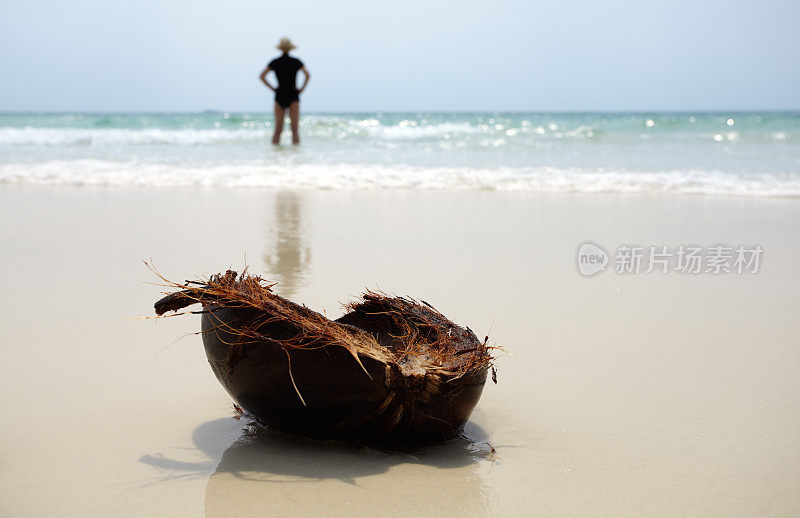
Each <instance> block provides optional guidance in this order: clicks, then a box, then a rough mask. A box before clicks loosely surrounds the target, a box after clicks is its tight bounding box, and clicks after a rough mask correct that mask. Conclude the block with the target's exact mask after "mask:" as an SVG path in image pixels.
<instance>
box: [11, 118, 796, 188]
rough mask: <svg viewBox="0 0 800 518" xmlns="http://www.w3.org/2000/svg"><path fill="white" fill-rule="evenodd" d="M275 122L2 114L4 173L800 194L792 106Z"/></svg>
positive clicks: (171, 182) (159, 181)
mask: <svg viewBox="0 0 800 518" xmlns="http://www.w3.org/2000/svg"><path fill="white" fill-rule="evenodd" d="M272 127H273V122H272V116H271V115H270V114H258V113H252V114H247V113H222V112H207V113H178V114H79V113H76V114H0V183H4V184H24V185H69V186H83V185H100V186H122V187H136V186H164V187H168V186H206V187H267V188H318V189H489V190H503V191H522V192H590V193H602V192H615V193H637V192H658V193H684V194H712V195H744V196H792V197H796V196H800V113H798V112H786V113H778V112H764V113H756V112H749V113H735V112H731V113H652V114H647V113H613V114H612V113H587V114H564V113H561V114H558V113H554V114H547V113H341V114H336V113H324V114H323V113H317V114H313V113H312V114H304V115H303V117H302V121H301V124H300V132H301V138H302V141H303V142H302V145H301V146H299V147H293V146H290V145H284V146H281V147H274V146H272V145H271V144H270V137H271V133H272ZM287 127H288V125H287ZM289 138H290V136H289V133H288V132H286V133H285V134H284V143H288V141H289Z"/></svg>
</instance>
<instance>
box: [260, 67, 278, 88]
mask: <svg viewBox="0 0 800 518" xmlns="http://www.w3.org/2000/svg"><path fill="white" fill-rule="evenodd" d="M270 70H272V69H271V68H269V67H267V68H265V69H264V71H263V72H261V75H260V76H259V77H260V78H261V82H262V83H264V84H265V85H267V88H269V89H270V90H272V91H273V92H274V91H275V87H274V86H272V85H271V84H269V81H267V74H269V71H270Z"/></svg>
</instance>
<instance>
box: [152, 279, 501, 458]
mask: <svg viewBox="0 0 800 518" xmlns="http://www.w3.org/2000/svg"><path fill="white" fill-rule="evenodd" d="M169 286H170V287H172V288H173V289H174V291H173V292H171V293H169V294H168V295H167V296H166V297H164V298H162V299H161V300H159V301H158V302H156V304H155V310H156V313H157V314H158V315H164V314H165V313H166V312H168V311H177V310H179V309H182V308H184V307H187V306H190V305H193V304H196V303H199V304H202V305H203V311H202V312H200V313H201V314H202V323H201V333H202V336H203V343H204V345H205V350H206V355H207V356H208V361H209V363H210V364H211V368H212V370H213V371H214V374H215V375H216V376H217V379H219V381H220V383H222V385H223V386H224V387H225V389H226V390H227V391H228V393H229V394H230V395H231V397H232V398H233V399H234V400H235V401H236V403H237V404H238V405H239V406H241V408H242V409H244V410H245V411H246V412H248V413H249V414H251V415H252V416H253V417H254V418H255V419H256V420H258V421H259V422H260V423H262V424H264V425H266V426H268V427H272V428H275V429H278V430H281V431H284V432H288V433H292V434H299V435H305V436H309V437H316V438H339V439H347V440H355V441H359V442H363V443H367V444H374V445H383V446H387V445H415V444H425V443H434V442H440V441H444V440H447V439H450V438H453V437H455V436H456V435H458V434H459V433H460V432H461V430H462V429H463V426H464V424H465V423H466V422H467V419H469V416H470V414H471V413H472V410H473V408H474V407H475V405H476V404H477V402H478V399H479V398H480V396H481V392H482V391H483V386H484V384H485V383H486V377H487V372H488V370H489V369H490V368H491V369H492V371H493V373H494V368H493V367H492V357H491V354H490V349H491V348H490V347H488V346H487V340H488V338H487V340H484V341H483V342H481V341H480V340H478V338H477V337H476V336H475V333H473V332H472V331H471V330H470V329H469V328H463V327H460V326H457V325H456V324H453V323H452V322H451V321H450V320H448V319H447V318H446V317H445V316H444V315H442V314H441V313H439V312H438V311H437V310H435V309H434V308H433V307H432V306H430V305H429V304H427V303H425V302H417V301H415V300H413V299H409V298H404V297H389V296H386V295H384V294H382V293H376V292H372V291H368V292H366V293H365V294H364V295H363V298H362V300H360V301H358V302H355V303H352V304H350V305H348V306H346V307H347V309H348V311H347V313H346V314H345V315H344V316H342V317H341V318H339V319H337V320H329V319H328V318H326V317H325V316H323V315H321V314H320V313H317V312H315V311H312V310H310V309H308V308H307V307H305V306H301V305H298V304H295V303H294V302H291V301H289V300H287V299H285V298H282V297H280V296H278V295H277V294H275V293H274V292H273V291H272V287H273V286H274V284H270V283H268V282H266V281H264V280H263V279H261V278H260V277H258V276H255V275H249V274H247V273H246V271H245V272H243V273H242V274H237V272H235V271H231V270H228V271H227V272H225V273H224V274H218V275H214V276H211V277H210V278H208V279H207V280H204V281H187V283H186V284H185V285H178V284H174V283H169ZM493 379H494V374H493Z"/></svg>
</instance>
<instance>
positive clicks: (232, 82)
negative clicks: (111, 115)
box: [0, 0, 800, 111]
mask: <svg viewBox="0 0 800 518" xmlns="http://www.w3.org/2000/svg"><path fill="white" fill-rule="evenodd" d="M1 1H2V5H0V48H2V50H0V66H1V67H2V76H3V79H2V80H0V110H2V111H17V110H32V111H202V110H206V109H215V110H228V111H268V110H271V109H272V97H271V95H270V94H271V93H270V92H269V91H268V90H266V88H265V87H263V86H262V85H261V84H260V82H259V81H258V74H259V72H260V71H261V69H262V68H263V66H264V64H265V63H266V62H267V61H269V60H270V59H271V58H273V57H275V56H276V55H278V51H276V50H274V46H275V44H276V43H277V41H278V39H279V38H280V37H281V36H283V35H287V36H290V37H291V38H292V39H293V40H295V42H296V43H297V45H298V47H299V48H298V49H297V51H296V52H295V55H296V56H298V57H299V58H300V59H302V60H303V61H304V62H305V63H306V66H307V67H308V69H309V70H310V71H311V74H312V79H311V84H310V86H309V89H308V91H307V93H306V94H305V95H304V96H303V98H302V107H303V110H305V111H375V110H380V111H406V110H407V111H565V110H566V111H604V110H613V111H617V110H623V111H650V110H652V111H656V110H658V111H662V110H663V111H669V110H688V111H693V110H747V109H773V110H774V109H800V2H797V1H795V0H786V1H777V0H772V1H771V0H764V1H755V0H752V1H736V0H692V1H683V0H678V1H676V0H670V1H648V0H631V1H603V0H594V1H580V0H571V1H567V0H555V1H546V2H539V1H526V0H518V1H504V0H484V1H480V2H473V1H469V0H459V1H455V2H441V1H435V0H427V1H418V0H402V1H393V0H380V1H376V0H371V1H348V0H337V1H325V2H323V1H317V2H311V1H305V0H291V1H287V2H282V3H278V2H273V1H264V0H240V1H228V2H225V1H221V0H214V1H206V0H199V1H193V2H188V1H180V2H178V1H171V0H115V1H109V0H86V1H68V0H65V1H62V2H53V1H52V0H48V1H42V0H25V1H19V2H16V1H13V0H1Z"/></svg>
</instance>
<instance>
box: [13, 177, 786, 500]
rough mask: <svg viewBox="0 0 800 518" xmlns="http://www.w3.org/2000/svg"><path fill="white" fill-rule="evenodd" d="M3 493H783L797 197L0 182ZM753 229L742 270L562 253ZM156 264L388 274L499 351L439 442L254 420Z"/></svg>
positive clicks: (742, 239) (728, 239)
mask: <svg viewBox="0 0 800 518" xmlns="http://www.w3.org/2000/svg"><path fill="white" fill-rule="evenodd" d="M0 215H1V216H2V218H1V219H0V243H2V255H0V267H1V268H2V272H3V274H2V281H1V282H2V286H1V288H2V295H0V309H1V310H2V311H0V347H2V354H3V358H4V361H3V362H2V363H0V387H1V388H2V390H1V391H0V394H1V395H0V408H2V413H3V416H4V418H3V419H2V421H0V438H1V439H0V459H1V460H0V466H1V467H0V514H2V515H4V516H42V515H54V514H64V515H68V516H90V515H103V516H106V515H114V516H126V515H128V516H143V515H144V516H147V515H169V516H182V515H186V516H197V515H200V514H203V513H205V514H206V515H210V516H219V515H234V514H238V515H239V516H241V514H240V513H242V512H249V513H251V514H254V513H256V512H257V513H258V514H261V515H263V514H265V513H280V514H289V515H294V514H297V515H308V514H309V513H312V512H316V513H320V514H325V515H348V514H357V513H358V514H360V513H362V512H365V511H368V510H371V509H378V510H379V511H380V514H382V515H401V514H402V515H404V516H408V515H409V513H410V514H411V515H443V514H458V515H465V516H470V515H487V514H497V515H500V516H507V515H528V514H530V513H531V512H537V513H542V514H554V515H555V514H564V513H567V514H604V515H642V514H645V513H655V514H659V515H673V514H692V515H707V514H725V515H730V514H737V515H764V514H767V515H793V514H798V513H800V474H798V470H797V466H798V464H800V448H798V439H800V436H799V435H798V434H799V433H800V432H798V431H799V430H800V343H799V341H800V340H799V337H800V320H798V319H797V313H798V309H800V294H798V290H797V288H798V280H800V273H799V272H800V268H798V267H797V257H798V252H800V248H798V244H797V236H798V235H800V201H798V200H793V199H751V198H711V197H690V196H668V197H658V196H617V195H574V196H573V195H534V194H503V193H497V192H415V191H383V192H380V191H377V192H376V191H373V192H337V191H309V192H275V191H269V190H234V189H208V190H203V189H111V188H27V187H12V186H0ZM585 240H592V241H595V242H597V243H600V244H602V245H604V246H606V247H607V248H609V249H614V248H616V247H617V246H618V245H620V244H626V243H637V244H642V245H651V244H652V245H673V246H674V245H679V244H701V245H713V244H718V243H725V244H730V245H737V244H760V245H761V246H762V247H763V249H764V256H763V257H762V264H761V271H760V272H759V273H758V274H756V275H710V274H706V275H696V276H692V275H679V274H677V273H669V274H667V275H628V276H624V275H619V274H616V273H614V272H605V273H603V274H601V275H599V276H597V277H594V278H591V279H586V278H583V277H581V276H580V275H579V274H578V273H577V271H576V267H575V250H576V247H577V245H578V243H580V242H582V241H585ZM148 257H152V258H153V260H154V262H155V264H156V266H157V267H158V268H159V270H160V271H161V272H162V273H163V274H164V275H166V276H167V277H169V278H172V279H177V280H181V279H184V278H191V277H192V276H194V275H195V274H202V273H213V272H216V271H219V270H224V269H225V268H227V267H229V266H233V267H236V268H238V267H240V266H241V265H242V264H243V263H244V262H245V261H246V262H247V263H249V264H250V265H251V268H252V270H253V271H256V272H259V273H264V274H265V275H266V276H271V277H273V278H275V279H276V280H278V281H279V282H280V285H279V290H278V291H279V292H281V293H282V294H284V295H286V296H289V297H291V298H293V299H295V300H297V301H302V302H304V303H306V304H307V305H309V306H310V307H312V308H314V309H318V310H323V309H324V310H325V311H326V312H327V314H328V315H329V316H336V315H338V314H340V312H341V308H340V306H339V303H340V302H345V301H347V300H350V299H351V298H352V297H354V296H356V295H357V294H358V293H359V292H360V291H361V290H362V289H363V288H366V287H369V288H381V289H383V290H386V291H389V292H396V293H398V294H408V295H411V296H415V297H419V298H423V299H425V300H426V301H428V302H430V303H432V304H433V305H434V306H436V307H437V308H438V309H440V310H441V311H442V312H443V313H445V314H446V315H448V316H449V317H450V318H452V319H453V320H454V321H456V322H459V323H463V324H466V325H469V326H470V327H472V328H473V329H475V331H476V333H478V334H479V335H482V334H484V333H485V332H486V331H487V330H488V329H489V328H490V326H492V322H493V321H494V324H493V327H492V332H491V338H492V340H493V341H494V342H496V343H498V344H501V345H503V346H504V347H505V348H506V350H507V351H508V353H509V354H508V355H506V356H505V357H503V358H502V359H501V360H500V362H499V369H498V374H499V376H498V378H499V379H498V381H499V383H498V384H497V385H489V386H487V388H486V390H485V391H484V396H483V399H482V400H481V402H480V403H479V406H478V408H477V410H476V412H475V414H474V415H473V419H472V421H471V422H470V424H469V427H468V433H469V434H470V435H471V436H472V437H473V438H475V439H478V440H488V441H490V442H491V443H492V444H493V445H494V447H495V448H496V450H497V451H496V454H495V455H494V456H487V455H485V454H483V453H481V452H476V451H474V450H473V449H472V448H470V447H468V446H467V445H465V444H461V443H454V444H449V445H445V446H441V447H437V448H428V449H426V450H422V451H420V452H417V453H415V454H414V455H405V454H398V455H390V454H387V453H383V452H377V451H372V450H361V451H353V450H352V449H348V448H346V447H342V446H339V445H331V444H325V443H322V444H320V443H312V442H309V441H306V440H301V439H293V438H290V437H287V436H284V435H281V434H277V433H267V434H263V435H262V436H260V437H256V438H253V437H249V436H247V435H246V434H244V433H243V429H245V428H246V424H245V423H243V422H239V421H236V420H234V419H232V418H231V416H232V411H231V405H230V400H229V398H228V397H227V395H226V394H225V392H224V391H223V389H222V388H221V387H220V386H219V384H218V383H217V381H216V379H215V378H214V376H213V374H212V373H211V370H210V368H209V367H208V365H207V363H206V360H205V356H204V354H203V350H202V346H201V341H200V337H198V336H188V337H186V338H183V339H182V340H180V341H178V342H176V343H174V344H172V345H170V344H171V343H172V342H173V340H175V339H176V338H179V337H181V336H182V335H184V334H187V333H192V332H195V331H197V329H198V327H199V318H198V317H194V316H193V317H184V318H173V319H166V320H159V321H147V320H130V319H127V317H135V316H146V315H150V314H151V313H152V303H153V301H154V300H155V299H156V298H157V297H158V296H159V295H158V293H159V289H158V288H156V287H154V286H151V285H148V284H146V283H148V282H152V281H154V280H155V279H154V277H153V276H152V275H151V274H150V273H149V272H148V271H147V270H146V269H145V267H144V265H143V264H142V259H145V258H148Z"/></svg>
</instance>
